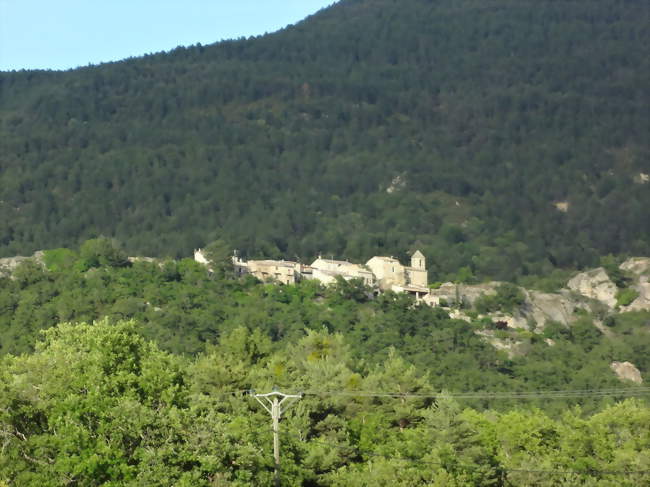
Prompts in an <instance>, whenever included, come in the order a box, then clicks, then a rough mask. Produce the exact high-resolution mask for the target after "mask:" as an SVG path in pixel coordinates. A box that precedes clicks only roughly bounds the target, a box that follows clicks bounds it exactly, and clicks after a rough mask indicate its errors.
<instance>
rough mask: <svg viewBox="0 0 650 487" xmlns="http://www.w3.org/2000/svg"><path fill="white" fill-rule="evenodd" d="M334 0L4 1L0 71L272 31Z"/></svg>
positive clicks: (82, 62)
mask: <svg viewBox="0 0 650 487" xmlns="http://www.w3.org/2000/svg"><path fill="white" fill-rule="evenodd" d="M333 3H336V2H335V0H0V70H1V71H9V70H14V69H15V70H20V69H57V70H61V69H70V68H76V67H79V66H87V65H88V64H99V63H101V62H107V61H117V60H120V59H125V58H127V57H131V56H141V55H143V54H149V53H153V52H160V51H168V50H170V49H173V48H175V47H177V46H189V45H193V44H196V43H201V44H211V43H213V42H217V41H220V40H223V39H233V38H238V37H242V36H244V37H248V36H251V35H260V34H264V33H266V32H274V31H276V30H278V29H281V28H282V27H285V26H287V25H288V24H294V23H296V22H298V21H300V20H302V19H303V18H305V17H306V16H308V15H311V14H313V13H315V12H317V11H318V10H320V9H321V8H324V7H327V6H329V5H331V4H333Z"/></svg>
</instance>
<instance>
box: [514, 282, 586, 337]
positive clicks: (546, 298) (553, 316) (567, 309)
mask: <svg viewBox="0 0 650 487" xmlns="http://www.w3.org/2000/svg"><path fill="white" fill-rule="evenodd" d="M579 308H586V305H585V304H584V303H579V302H577V301H576V300H575V299H574V298H573V297H572V296H571V295H570V293H569V292H568V291H566V290H562V291H561V292H560V293H559V294H551V293H543V292H540V291H529V292H528V293H527V296H526V305H525V307H524V309H523V312H524V313H525V314H526V315H527V316H528V317H530V318H531V319H532V321H534V322H535V323H536V324H537V328H544V325H545V324H546V322H547V321H556V322H558V323H562V324H564V325H568V324H569V323H570V322H571V321H572V320H573V314H574V313H575V311H576V309H579Z"/></svg>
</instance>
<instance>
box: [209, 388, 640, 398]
mask: <svg viewBox="0 0 650 487" xmlns="http://www.w3.org/2000/svg"><path fill="white" fill-rule="evenodd" d="M295 393H296V394H303V395H306V396H342V397H368V398H375V397H377V398H389V399H390V398H392V399H439V398H443V397H448V398H452V399H571V398H588V397H639V396H646V395H650V387H638V388H633V389H568V390H546V391H544V390H537V391H474V392H440V393H416V392H389V391H319V390H307V391H296V392H295ZM250 394H251V390H250V389H242V390H238V391H226V392H219V393H216V394H210V395H211V396H213V397H222V396H236V395H242V396H246V395H250Z"/></svg>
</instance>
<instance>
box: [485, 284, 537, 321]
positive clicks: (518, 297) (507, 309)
mask: <svg viewBox="0 0 650 487" xmlns="http://www.w3.org/2000/svg"><path fill="white" fill-rule="evenodd" d="M525 300H526V297H525V296H524V293H523V291H522V290H521V289H520V288H519V287H518V286H515V285H514V284H510V283H503V284H500V285H499V286H498V287H497V288H496V293H495V294H484V295H483V296H481V297H480V298H478V299H477V300H476V303H475V304H474V306H475V308H476V311H478V312H479V313H483V314H486V313H493V312H495V311H501V312H503V313H512V312H513V311H514V310H515V309H517V308H518V307H519V306H521V305H522V304H523V303H524V301H525Z"/></svg>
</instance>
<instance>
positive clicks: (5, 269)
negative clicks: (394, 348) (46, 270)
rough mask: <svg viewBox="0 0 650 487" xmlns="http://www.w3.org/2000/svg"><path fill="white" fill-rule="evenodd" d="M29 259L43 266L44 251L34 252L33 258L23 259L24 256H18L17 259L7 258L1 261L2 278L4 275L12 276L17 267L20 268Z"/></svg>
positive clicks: (0, 273) (0, 275)
mask: <svg viewBox="0 0 650 487" xmlns="http://www.w3.org/2000/svg"><path fill="white" fill-rule="evenodd" d="M27 259H34V260H36V262H38V263H39V264H42V263H43V251H42V250H38V251H36V252H34V255H32V256H31V257H23V256H22V255H18V256H16V257H6V258H3V259H0V277H2V276H3V275H9V274H11V273H12V272H13V270H14V269H15V268H16V267H18V266H19V265H20V264H21V263H23V262H24V261H26V260H27Z"/></svg>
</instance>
